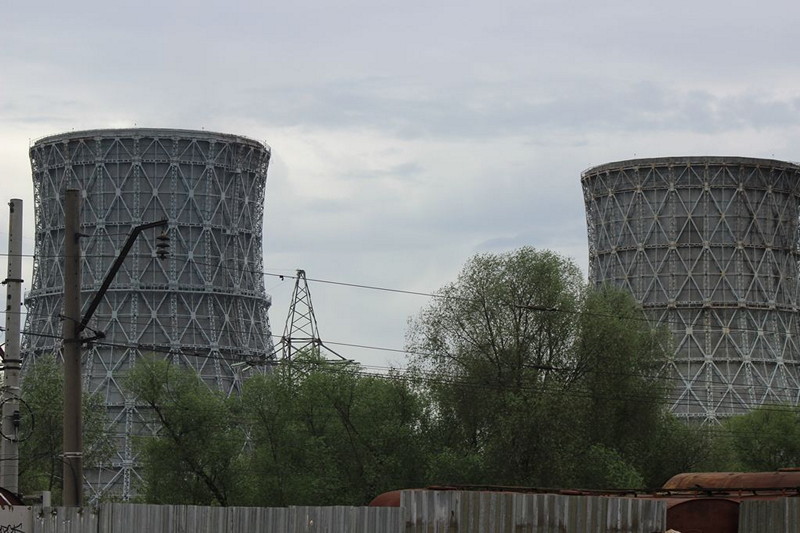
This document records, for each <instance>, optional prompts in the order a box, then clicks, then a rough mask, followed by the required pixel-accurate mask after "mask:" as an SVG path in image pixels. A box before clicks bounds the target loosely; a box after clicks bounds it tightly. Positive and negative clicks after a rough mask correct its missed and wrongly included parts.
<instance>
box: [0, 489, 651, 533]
mask: <svg viewBox="0 0 800 533" xmlns="http://www.w3.org/2000/svg"><path fill="white" fill-rule="evenodd" d="M30 513H31V514H32V520H31V524H32V525H31V526H30V529H28V528H27V527H26V528H22V529H16V530H14V531H15V533H139V532H142V531H146V532H148V533H239V532H248V533H249V532H252V533H478V532H488V531H491V532H494V533H586V532H601V531H602V532H615V533H657V532H658V533H660V532H663V531H664V530H665V529H666V528H665V523H666V506H665V504H664V503H663V502H658V501H654V500H645V499H623V498H603V497H597V496H564V495H555V494H512V493H487V492H480V493H479V492H458V491H421V490H420V491H404V492H403V493H402V496H401V506H400V507H399V508H398V507H288V508H258V507H198V506H186V505H140V504H127V503H110V504H103V505H101V506H100V507H99V508H98V509H77V508H65V507H54V508H42V507H34V508H31V509H30ZM1 517H2V512H0V518H1ZM3 527H4V525H3V524H2V521H0V531H5V529H2V528H3Z"/></svg>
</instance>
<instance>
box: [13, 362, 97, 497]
mask: <svg viewBox="0 0 800 533" xmlns="http://www.w3.org/2000/svg"><path fill="white" fill-rule="evenodd" d="M21 396H22V399H23V401H24V402H25V403H26V404H27V406H28V407H29V408H30V410H28V409H24V408H23V409H21V411H20V413H21V417H22V420H21V427H22V428H32V431H31V433H30V435H29V436H27V437H26V438H24V440H22V441H21V442H20V446H19V475H20V478H19V487H20V492H21V493H23V494H32V493H34V492H38V491H42V490H48V491H50V492H52V494H53V500H54V501H55V502H58V501H60V499H61V480H62V473H63V463H62V461H61V456H62V454H63V451H62V450H63V434H64V425H63V421H64V373H63V369H62V365H61V363H60V362H59V361H58V360H57V359H56V357H55V356H52V355H51V356H41V357H38V358H37V359H36V361H35V363H34V364H31V365H29V367H27V368H26V372H25V374H24V377H23V380H22V386H21ZM107 424H108V420H107V417H106V410H105V406H104V405H103V400H102V398H100V397H98V396H95V395H90V394H84V395H83V447H84V461H83V464H84V467H86V468H91V467H96V466H100V465H101V464H103V463H104V462H106V461H107V460H108V459H109V458H110V456H111V454H112V453H113V443H112V440H111V438H110V435H109V433H108V430H107Z"/></svg>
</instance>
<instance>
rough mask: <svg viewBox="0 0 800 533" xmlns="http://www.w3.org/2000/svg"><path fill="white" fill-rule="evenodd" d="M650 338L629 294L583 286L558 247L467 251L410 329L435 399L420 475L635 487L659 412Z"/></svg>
mask: <svg viewBox="0 0 800 533" xmlns="http://www.w3.org/2000/svg"><path fill="white" fill-rule="evenodd" d="M660 335H661V334H659V333H657V332H654V331H652V330H651V328H650V327H649V326H648V324H647V322H646V321H645V320H644V317H643V315H642V314H641V310H640V309H638V307H637V306H636V304H635V302H634V301H633V300H632V298H631V297H630V296H629V295H626V294H625V293H623V292H621V291H618V290H613V289H610V288H609V289H602V290H599V291H590V290H589V289H588V288H587V287H586V284H585V282H584V281H583V279H582V276H581V273H580V270H579V269H578V268H577V266H576V265H575V264H574V263H572V262H571V261H569V260H567V259H565V258H562V257H560V256H558V255H557V254H554V253H552V252H548V251H539V250H535V249H533V248H529V247H527V248H522V249H519V250H516V251H513V252H509V253H505V254H483V255H478V256H475V257H473V258H472V259H470V260H469V261H468V262H467V264H466V265H465V267H464V269H463V270H462V272H461V273H460V275H459V277H458V279H457V280H456V282H455V283H453V284H450V285H447V286H446V287H444V288H443V289H442V290H440V291H439V292H438V293H437V298H436V299H435V300H434V301H433V303H431V304H430V305H429V306H428V307H427V308H425V309H424V310H423V311H422V312H421V313H420V314H419V316H418V317H417V318H416V319H414V320H412V322H411V323H410V328H409V332H408V349H409V351H410V352H412V353H415V354H417V355H415V356H414V358H413V360H412V364H411V369H412V371H413V372H415V373H416V375H417V376H418V379H419V381H420V382H421V383H423V384H424V387H423V388H424V390H425V393H426V394H428V395H429V397H430V401H431V402H432V403H433V404H434V408H433V415H434V423H432V424H431V426H430V430H429V433H428V435H429V436H430V438H431V439H433V440H435V441H436V442H437V444H435V445H433V449H439V450H441V451H440V452H439V453H437V454H434V455H433V456H432V458H431V463H430V464H431V469H430V474H431V475H432V476H437V475H443V474H444V475H446V474H447V473H449V472H450V473H455V474H456V475H457V476H458V475H459V473H458V472H457V469H458V468H459V466H466V467H467V468H465V469H464V470H462V471H461V474H460V475H461V477H460V478H459V477H457V478H456V481H460V482H473V483H491V484H498V483H499V484H527V485H531V484H533V485H539V486H554V485H561V486H564V485H582V484H591V485H598V486H600V485H604V484H605V486H606V487H607V488H611V486H618V485H619V484H620V483H630V482H635V483H637V484H640V485H641V484H642V483H644V475H643V474H642V469H641V465H642V464H643V463H644V460H643V458H644V457H646V456H647V454H648V452H650V447H651V445H652V442H653V440H654V439H653V437H654V435H655V434H656V433H657V430H658V428H659V424H660V422H661V421H662V420H663V413H664V393H665V390H666V388H665V386H664V381H663V379H662V378H660V377H659V376H658V370H659V368H661V366H663V363H664V361H665V360H666V359H665V358H666V353H665V351H664V349H663V347H662V346H663V341H664V340H665V338H664V337H661V336H660ZM459 457H463V458H464V464H463V465H460V464H459V460H458V459H457V458H459ZM588 465H591V469H590V468H588ZM590 470H591V471H590ZM465 474H466V475H465ZM431 481H433V482H451V480H450V479H446V478H438V479H437V478H435V477H433V478H432V479H431Z"/></svg>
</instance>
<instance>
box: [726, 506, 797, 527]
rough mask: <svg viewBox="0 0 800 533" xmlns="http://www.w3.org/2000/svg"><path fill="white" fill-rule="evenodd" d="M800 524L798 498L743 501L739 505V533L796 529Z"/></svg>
mask: <svg viewBox="0 0 800 533" xmlns="http://www.w3.org/2000/svg"><path fill="white" fill-rule="evenodd" d="M798 524H800V499H798V498H780V499H776V500H762V501H743V502H742V503H741V504H740V505H739V531H740V532H741V533H781V532H784V531H785V532H790V531H797V525H798Z"/></svg>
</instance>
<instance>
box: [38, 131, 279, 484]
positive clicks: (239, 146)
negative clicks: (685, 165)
mask: <svg viewBox="0 0 800 533" xmlns="http://www.w3.org/2000/svg"><path fill="white" fill-rule="evenodd" d="M30 158H31V164H32V168H33V184H34V193H35V211H36V257H35V260H34V269H33V285H32V289H31V291H30V293H29V294H28V295H27V298H26V305H27V308H28V315H27V324H26V331H27V332H28V335H27V337H26V339H25V344H24V351H23V358H24V361H25V362H24V366H28V365H31V364H35V360H36V358H37V357H39V356H41V355H45V354H53V353H58V351H59V350H60V348H61V340H60V337H61V319H60V314H61V313H62V294H63V282H64V280H63V267H64V206H63V201H64V192H65V190H66V189H67V188H75V189H79V190H80V194H81V198H82V201H81V217H80V220H81V229H80V231H81V234H82V235H81V238H80V248H81V253H82V258H83V259H82V283H81V290H82V295H81V297H82V301H83V308H84V310H85V309H86V307H87V304H88V302H89V301H91V299H92V297H93V295H94V294H95V292H96V291H97V290H98V289H99V288H100V286H101V284H102V282H103V280H104V278H105V276H106V274H107V272H108V271H109V267H110V265H111V264H112V262H113V261H114V259H115V258H116V257H117V255H118V254H119V252H120V249H121V248H122V246H123V243H124V242H125V240H126V238H127V237H128V235H129V233H130V231H131V229H132V228H134V227H136V226H138V225H142V224H147V223H150V222H155V221H158V220H162V219H166V220H167V228H168V230H167V231H168V235H169V238H170V254H169V256H168V257H167V258H165V259H159V258H158V257H157V254H156V244H157V239H156V238H157V236H159V235H160V234H161V231H162V230H161V229H160V228H158V229H151V230H146V231H144V232H143V233H142V234H141V235H140V236H139V238H138V239H137V240H136V242H135V244H134V246H133V248H132V249H131V251H130V253H129V255H128V256H127V258H126V259H125V261H124V262H123V264H122V267H121V269H120V270H119V273H118V274H117V275H116V278H114V281H113V283H112V284H111V286H110V288H109V290H108V292H107V293H106V295H105V297H104V298H103V300H102V301H101V304H100V306H99V307H98V309H97V311H96V313H95V314H94V317H93V319H92V320H91V322H90V323H89V329H87V331H86V335H89V334H91V331H101V332H103V333H105V337H104V338H102V339H98V340H97V341H95V342H94V343H92V344H90V345H89V346H88V347H85V348H84V352H83V361H82V371H83V386H84V390H87V391H89V392H91V393H94V394H99V395H101V397H102V398H104V399H105V402H106V405H107V408H108V415H109V423H110V426H109V429H110V431H112V432H113V434H114V435H115V438H116V442H117V452H116V455H115V456H114V458H113V460H112V463H111V464H109V465H108V467H107V468H102V469H100V470H90V471H87V477H88V478H89V479H88V481H89V483H88V486H87V488H88V489H89V490H90V491H91V494H90V496H91V497H94V498H97V497H98V496H100V495H107V496H112V497H115V498H121V499H127V498H129V497H130V496H131V494H132V491H133V490H134V488H135V484H136V481H137V480H136V462H137V461H136V455H135V450H134V449H133V447H132V442H131V437H132V436H133V435H136V434H142V433H147V432H151V433H152V432H153V431H155V430H156V428H155V427H153V425H152V424H151V420H150V418H149V417H148V416H146V415H147V413H146V409H144V408H143V407H142V406H140V405H137V404H136V401H135V399H134V398H131V397H130V395H129V394H128V393H127V392H126V391H125V389H124V386H123V385H124V384H123V380H122V378H123V376H124V375H125V373H126V372H127V370H128V369H129V368H131V366H132V365H133V364H134V362H135V361H136V360H137V359H138V358H139V357H141V356H142V355H144V354H156V355H157V356H163V357H165V358H166V359H168V360H171V361H173V362H174V363H177V364H181V365H184V366H187V367H190V368H193V369H195V370H196V371H197V372H198V374H199V375H200V376H202V377H203V379H204V380H205V381H206V382H207V383H208V384H209V385H210V386H212V387H215V388H217V389H219V390H221V391H224V392H225V393H227V394H230V393H232V392H235V391H236V389H237V388H238V387H239V385H240V380H241V376H240V375H238V374H237V371H236V368H237V366H235V365H234V364H235V363H237V362H241V361H246V360H252V359H262V358H266V357H271V356H272V354H273V346H272V341H271V332H270V325H269V320H268V317H267V311H268V309H269V307H270V299H269V297H268V296H267V295H266V293H265V290H264V280H263V275H262V271H263V264H262V250H261V240H262V239H261V233H262V224H263V221H262V215H263V208H264V189H265V185H266V178H267V165H268V163H269V158H270V150H269V147H268V146H266V145H265V144H263V143H260V142H256V141H253V140H250V139H247V138H244V137H241V136H236V135H226V134H220V133H211V132H206V131H186V130H168V129H121V130H94V131H82V132H74V133H66V134H62V135H55V136H52V137H47V138H44V139H41V140H39V141H37V142H36V143H35V144H34V145H33V146H32V147H31V149H30ZM232 365H234V366H232Z"/></svg>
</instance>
